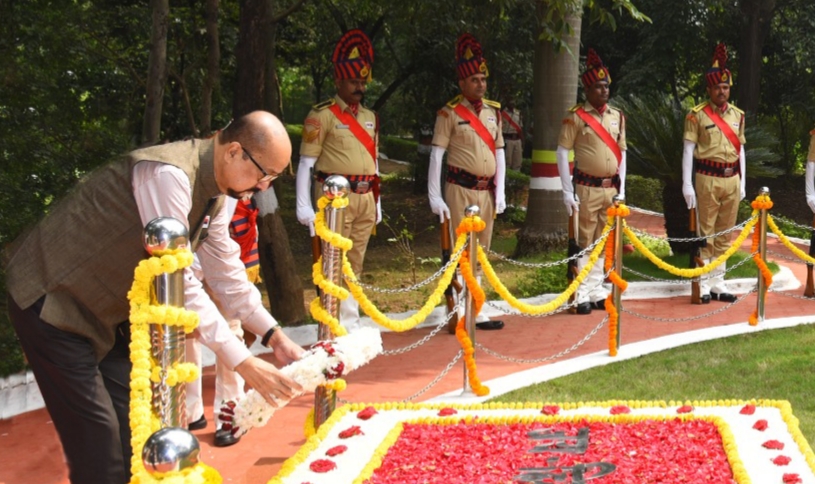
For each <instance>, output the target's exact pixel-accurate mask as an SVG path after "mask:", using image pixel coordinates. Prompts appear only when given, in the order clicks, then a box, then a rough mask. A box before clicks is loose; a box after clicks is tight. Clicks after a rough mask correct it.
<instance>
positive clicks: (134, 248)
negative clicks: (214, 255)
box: [6, 140, 224, 360]
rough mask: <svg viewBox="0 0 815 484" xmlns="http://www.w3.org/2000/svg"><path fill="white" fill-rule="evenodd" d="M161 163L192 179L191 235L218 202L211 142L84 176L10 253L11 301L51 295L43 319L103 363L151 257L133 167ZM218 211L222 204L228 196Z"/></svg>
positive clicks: (148, 153)
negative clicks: (79, 340)
mask: <svg viewBox="0 0 815 484" xmlns="http://www.w3.org/2000/svg"><path fill="white" fill-rule="evenodd" d="M140 161H156V162H161V163H167V164H169V165H173V166H177V167H178V168H180V169H182V170H183V171H184V173H186V174H187V176H188V177H189V179H190V186H191V187H192V209H191V211H190V213H189V215H188V219H187V220H186V221H185V222H187V224H188V227H190V230H193V229H192V228H193V227H195V225H196V224H197V223H198V222H199V221H200V220H201V218H202V216H203V212H204V209H205V207H206V206H207V202H208V201H209V199H211V198H212V197H216V196H219V195H220V193H219V191H218V187H217V185H216V183H215V172H214V167H213V141H212V140H190V141H179V142H176V143H169V144H165V145H159V146H152V147H149V148H144V149H140V150H136V151H133V152H131V153H128V154H126V155H124V156H122V157H120V158H118V159H116V160H115V161H113V162H111V163H108V164H107V165H104V166H102V167H100V168H98V169H96V170H94V171H93V172H92V173H90V174H89V175H87V176H85V177H83V178H82V179H81V180H80V181H79V182H78V183H77V186H76V187H75V188H74V189H73V190H72V191H71V192H70V193H69V194H68V195H66V196H65V197H64V198H63V199H62V200H61V201H60V202H58V203H57V204H56V205H55V206H54V207H53V208H52V209H51V210H50V212H49V214H48V215H47V216H46V217H45V218H44V219H43V220H41V221H40V222H39V223H38V224H37V225H36V226H34V227H33V228H32V229H31V230H30V231H29V232H27V233H25V234H24V235H21V236H20V237H19V238H18V239H17V240H15V241H14V243H13V244H12V245H11V247H10V249H9V252H8V253H7V260H8V264H7V267H6V282H7V285H8V291H9V294H10V295H11V297H13V298H14V301H15V302H16V303H17V304H18V305H19V306H20V307H21V308H27V307H29V306H31V305H32V304H33V303H35V302H36V301H37V300H38V299H40V298H41V297H42V296H46V298H45V302H44V305H43V309H42V312H41V313H40V317H41V319H42V320H43V321H46V322H47V323H49V324H52V325H53V326H55V327H57V328H59V329H61V330H64V331H68V332H71V333H76V334H79V335H82V336H85V337H87V338H88V339H90V340H91V342H92V344H93V346H94V350H95V352H96V356H97V358H98V359H100V360H101V359H102V358H103V357H104V356H105V355H106V354H107V352H108V351H109V350H110V348H111V347H112V346H113V341H114V331H115V329H116V326H118V325H119V324H120V323H122V322H124V321H127V320H128V317H129V310H130V308H129V305H128V302H127V292H128V290H130V286H131V284H132V283H133V269H135V267H136V265H138V263H139V261H140V260H142V259H143V258H145V257H146V255H147V254H146V252H145V250H144V248H143V245H142V239H143V227H142V223H141V219H140V217H139V211H138V207H137V205H136V200H135V198H134V197H133V188H132V186H133V185H132V172H133V166H134V165H135V164H136V163H138V162H140ZM219 198H220V200H219V203H217V204H216V209H215V212H214V213H217V210H219V208H217V206H221V205H223V198H224V197H223V196H220V197H219Z"/></svg>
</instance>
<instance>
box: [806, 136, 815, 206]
mask: <svg viewBox="0 0 815 484" xmlns="http://www.w3.org/2000/svg"><path fill="white" fill-rule="evenodd" d="M809 134H810V136H811V138H810V140H809V154H808V155H807V168H806V178H805V179H804V181H805V186H806V194H807V205H809V208H810V210H812V213H815V183H814V182H813V179H815V129H813V130H812V131H810V132H809Z"/></svg>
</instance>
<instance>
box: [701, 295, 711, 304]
mask: <svg viewBox="0 0 815 484" xmlns="http://www.w3.org/2000/svg"><path fill="white" fill-rule="evenodd" d="M700 300H701V301H702V304H710V294H705V295H704V296H701V298H700Z"/></svg>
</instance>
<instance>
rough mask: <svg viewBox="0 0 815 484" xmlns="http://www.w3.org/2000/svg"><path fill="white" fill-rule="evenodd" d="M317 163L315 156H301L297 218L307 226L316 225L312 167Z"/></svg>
mask: <svg viewBox="0 0 815 484" xmlns="http://www.w3.org/2000/svg"><path fill="white" fill-rule="evenodd" d="M315 163H317V158H315V157H313V156H301V157H300V165H299V166H298V167H297V182H296V187H297V220H298V221H299V222H300V223H301V224H303V225H305V226H307V227H312V226H313V225H314V217H315V214H314V208H312V206H311V169H312V168H314V164H315Z"/></svg>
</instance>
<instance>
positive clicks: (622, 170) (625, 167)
mask: <svg viewBox="0 0 815 484" xmlns="http://www.w3.org/2000/svg"><path fill="white" fill-rule="evenodd" d="M626 153H627V151H626V150H623V158H622V160H620V168H618V169H617V175H619V176H620V190H619V191H618V192H617V194H618V195H619V196H620V197H621V198H622V199H623V200H625V174H626V172H627V171H628V163H627V161H626V160H627V159H628V156H626ZM626 204H628V205H629V206H630V205H631V204H629V203H628V202H627V201H626Z"/></svg>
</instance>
